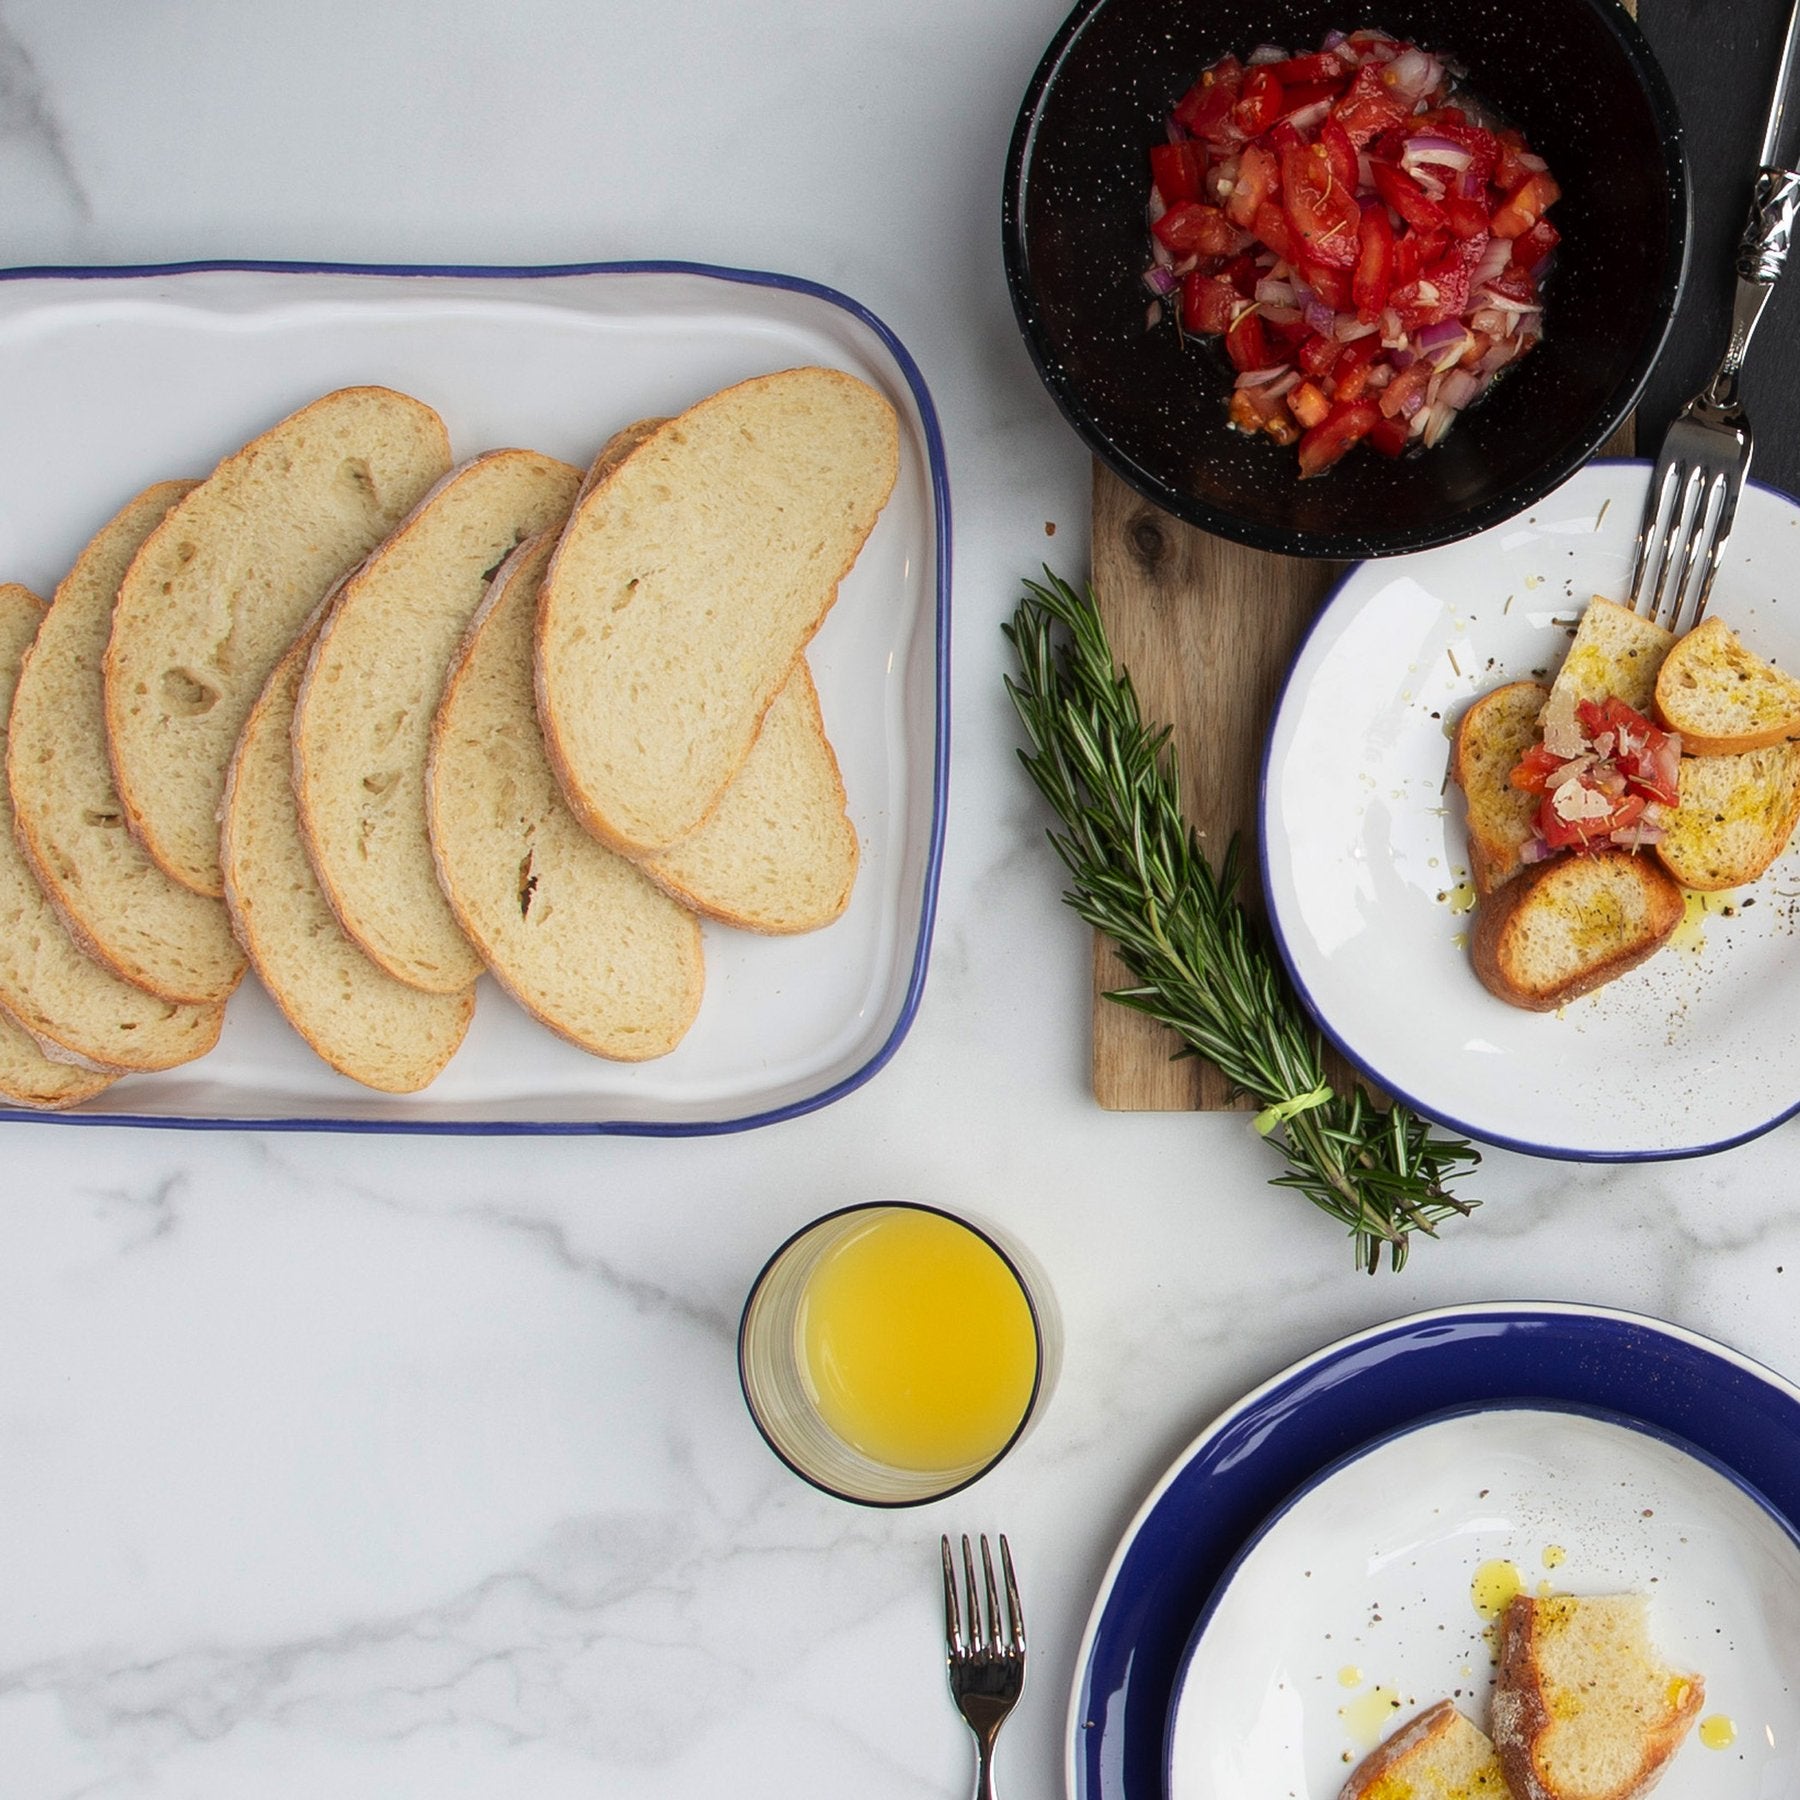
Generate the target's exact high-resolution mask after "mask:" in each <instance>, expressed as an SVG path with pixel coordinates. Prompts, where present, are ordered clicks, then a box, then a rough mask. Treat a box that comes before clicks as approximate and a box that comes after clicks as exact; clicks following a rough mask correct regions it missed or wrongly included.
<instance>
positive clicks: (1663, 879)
mask: <svg viewBox="0 0 1800 1800" xmlns="http://www.w3.org/2000/svg"><path fill="white" fill-rule="evenodd" d="M1581 882H1585V883H1589V884H1592V885H1593V886H1595V887H1605V886H1613V885H1615V884H1623V885H1624V886H1625V887H1626V888H1627V889H1629V890H1635V891H1636V892H1637V893H1638V894H1639V895H1640V896H1641V898H1642V900H1643V905H1644V912H1645V914H1646V919H1645V922H1644V923H1642V924H1641V925H1639V926H1637V927H1635V928H1633V929H1631V930H1630V931H1629V932H1628V933H1627V932H1619V933H1611V934H1608V933H1607V932H1606V931H1605V930H1603V929H1601V930H1597V932H1596V934H1595V942H1594V944H1593V946H1592V948H1591V950H1590V951H1589V952H1588V954H1586V955H1585V956H1584V957H1583V959H1582V962H1581V964H1580V966H1579V967H1577V968H1575V969H1573V970H1572V971H1571V972H1570V973H1569V974H1568V975H1567V976H1565V977H1564V978H1563V979H1561V980H1557V981H1552V982H1545V981H1541V980H1538V979H1535V978H1533V977H1532V976H1531V975H1530V974H1529V973H1528V972H1527V969H1526V962H1527V943H1526V937H1527V934H1528V932H1529V930H1530V929H1531V927H1532V926H1533V925H1534V924H1535V923H1537V922H1540V921H1541V920H1542V919H1543V918H1544V917H1545V916H1547V915H1548V913H1549V912H1550V910H1551V909H1553V908H1559V907H1563V906H1565V905H1567V904H1569V903H1570V896H1571V892H1572V884H1575V883H1581ZM1577 903H1578V902H1577ZM1534 912H1535V913H1536V914H1537V915H1538V917H1537V920H1534V918H1533V914H1534ZM1682 912H1683V902H1682V898H1681V890H1680V888H1678V887H1677V886H1676V885H1675V883H1674V882H1673V881H1671V880H1670V879H1669V877H1668V875H1666V874H1665V873H1664V872H1663V870H1662V868H1661V866H1660V865H1659V864H1658V863H1656V862H1655V861H1653V860H1652V859H1651V858H1650V857H1647V856H1642V855H1634V854H1633V853H1632V852H1631V851H1629V850H1617V849H1613V850H1599V851H1594V852H1591V853H1585V854H1582V855H1575V854H1573V853H1571V854H1568V855H1564V856H1559V857H1556V858H1554V859H1553V860H1551V861H1549V862H1544V863H1538V864H1536V865H1535V866H1533V867H1532V868H1529V869H1527V870H1525V871H1524V872H1523V873H1522V874H1520V875H1519V876H1518V877H1517V878H1516V879H1515V880H1513V881H1509V882H1508V883H1507V884H1506V885H1505V886H1504V887H1502V888H1501V889H1499V891H1498V892H1497V893H1494V894H1491V895H1489V896H1488V898H1487V899H1485V900H1484V901H1482V903H1481V905H1480V906H1479V907H1478V908H1477V909H1476V913H1475V928H1474V930H1473V931H1472V932H1471V934H1470V939H1469V949H1470V954H1471V956H1472V957H1473V960H1474V964H1475V973H1476V974H1477V975H1478V976H1479V977H1480V978H1481V983H1482V985H1483V986H1484V987H1485V988H1487V990H1488V991H1489V992H1490V993H1491V994H1493V995H1495V996H1496V997H1497V998H1499V999H1501V1000H1504V1001H1505V1002H1506V1003H1507V1004H1508V1005H1509V1006H1518V1007H1523V1008H1524V1009H1525V1010H1526V1011H1528V1012H1554V1011H1555V1010H1556V1009H1557V1008H1558V1007H1559V1006H1563V1005H1566V1004H1567V1003H1568V1002H1569V1001H1571V1000H1575V999H1578V998H1580V996H1581V995H1583V994H1590V993H1592V992H1593V991H1594V989H1595V988H1597V987H1602V986H1604V985H1605V984H1606V983H1607V982H1609V981H1615V980H1617V979H1618V977H1619V976H1621V975H1623V974H1625V973H1627V972H1628V971H1629V970H1631V969H1635V968H1636V967H1637V966H1638V964H1639V963H1641V962H1644V961H1645V960H1647V959H1648V958H1649V957H1650V956H1652V955H1654V954H1655V952H1656V951H1657V950H1659V949H1660V948H1661V947H1662V946H1663V944H1665V943H1666V942H1667V941H1668V939H1669V937H1670V935H1671V933H1673V931H1674V930H1675V927H1676V926H1677V925H1679V924H1680V923H1681V919H1682Z"/></svg>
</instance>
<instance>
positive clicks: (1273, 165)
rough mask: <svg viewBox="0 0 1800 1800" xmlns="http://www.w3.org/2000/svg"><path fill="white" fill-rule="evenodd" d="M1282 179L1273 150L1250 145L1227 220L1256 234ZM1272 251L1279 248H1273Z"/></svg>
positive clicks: (1242, 158) (1242, 159) (1228, 201)
mask: <svg viewBox="0 0 1800 1800" xmlns="http://www.w3.org/2000/svg"><path fill="white" fill-rule="evenodd" d="M1280 176H1281V165H1280V163H1278V162H1277V161H1276V160H1275V153H1274V152H1273V151H1272V150H1265V149H1264V148H1263V147H1262V145H1260V144H1246V145H1245V146H1244V154H1243V155H1242V156H1240V157H1239V158H1238V172H1237V180H1236V181H1235V182H1234V183H1233V184H1232V189H1231V193H1230V195H1229V196H1228V197H1227V199H1226V201H1225V216H1226V218H1228V219H1229V220H1230V221H1231V222H1232V224H1234V225H1238V226H1241V227H1242V228H1243V229H1244V230H1246V231H1254V230H1255V229H1256V215H1257V214H1258V213H1259V212H1260V211H1261V210H1262V208H1263V206H1264V205H1265V204H1267V202H1268V199H1269V196H1270V195H1271V194H1273V193H1274V191H1275V184H1276V182H1277V181H1278V180H1279V179H1280ZM1164 198H1165V199H1167V198H1168V196H1167V195H1164ZM1269 248H1270V249H1274V248H1275V247H1274V245H1273V244H1271V245H1270V246H1269ZM1277 254H1278V255H1279V254H1280V253H1279V252H1277Z"/></svg>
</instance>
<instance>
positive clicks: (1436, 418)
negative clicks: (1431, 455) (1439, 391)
mask: <svg viewBox="0 0 1800 1800" xmlns="http://www.w3.org/2000/svg"><path fill="white" fill-rule="evenodd" d="M1455 423H1456V408H1455V407H1454V406H1450V405H1447V404H1446V403H1445V402H1444V401H1442V400H1440V401H1439V402H1438V403H1437V404H1436V405H1435V406H1434V407H1432V409H1431V412H1430V415H1429V417H1428V418H1427V420H1426V424H1425V448H1426V449H1427V450H1430V449H1432V448H1433V447H1434V446H1435V445H1436V444H1438V443H1439V442H1440V441H1441V439H1442V438H1443V435H1444V433H1445V432H1446V431H1448V430H1449V429H1450V427H1451V426H1452V425H1454V424H1455Z"/></svg>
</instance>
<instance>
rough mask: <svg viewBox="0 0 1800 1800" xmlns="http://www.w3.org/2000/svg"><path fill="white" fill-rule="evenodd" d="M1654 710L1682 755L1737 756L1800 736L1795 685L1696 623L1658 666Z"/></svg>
mask: <svg viewBox="0 0 1800 1800" xmlns="http://www.w3.org/2000/svg"><path fill="white" fill-rule="evenodd" d="M1656 710H1657V712H1658V713H1659V714H1661V716H1662V721H1663V724H1664V725H1665V726H1667V727H1668V729H1669V730H1670V731H1678V732H1680V733H1681V747H1682V749H1683V750H1685V751H1686V752H1687V754H1688V755H1689V756H1736V755H1738V754H1740V753H1741V752H1742V751H1745V750H1762V749H1765V748H1767V746H1768V745H1770V744H1779V743H1781V742H1783V741H1784V740H1785V739H1788V738H1800V681H1796V680H1795V679H1794V677H1793V676H1792V675H1789V674H1787V673H1786V672H1785V671H1783V670H1781V669H1777V668H1776V667H1775V666H1774V665H1773V664H1772V663H1766V662H1764V661H1763V659H1762V658H1761V657H1760V656H1757V655H1754V654H1753V653H1752V652H1751V651H1749V650H1746V649H1745V648H1744V646H1743V645H1742V644H1741V643H1740V642H1739V641H1738V637H1737V633H1736V632H1734V631H1733V630H1732V629H1731V627H1730V626H1729V625H1727V624H1726V623H1725V622H1724V621H1723V620H1721V619H1703V620H1702V621H1701V622H1700V623H1699V624H1698V625H1696V626H1695V627H1694V629H1693V630H1692V631H1690V632H1689V633H1688V634H1687V635H1686V636H1685V637H1684V638H1683V639H1682V640H1681V642H1680V643H1678V644H1677V645H1676V646H1675V648H1674V649H1673V650H1671V651H1670V652H1669V654H1668V657H1667V658H1666V659H1665V660H1664V662H1663V666H1662V670H1661V673H1659V674H1658V676H1657V678H1656Z"/></svg>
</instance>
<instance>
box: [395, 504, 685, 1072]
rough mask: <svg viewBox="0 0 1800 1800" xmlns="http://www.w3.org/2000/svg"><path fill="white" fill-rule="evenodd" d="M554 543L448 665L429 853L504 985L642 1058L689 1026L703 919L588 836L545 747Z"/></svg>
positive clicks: (566, 1032) (518, 573)
mask: <svg viewBox="0 0 1800 1800" xmlns="http://www.w3.org/2000/svg"><path fill="white" fill-rule="evenodd" d="M554 547H555V540H554V537H553V536H552V535H549V534H546V535H545V536H543V537H540V538H537V539H533V540H532V541H530V542H529V543H527V544H525V545H523V546H521V548H520V549H519V550H517V551H516V552H514V554H513V555H512V556H510V557H508V558H507V560H506V562H505V563H504V564H503V565H502V567H501V570H500V573H499V574H498V575H496V576H495V577H494V582H493V586H492V588H491V590H490V591H489V594H488V598H487V599H486V600H485V601H484V602H483V603H482V606H481V610H480V611H479V612H478V613H477V614H476V616H475V619H474V622H473V623H472V624H471V626H470V627H469V631H468V635H467V637H466V638H465V640H464V642H463V646H462V648H461V650H460V651H459V652H458V654H457V657H456V660H455V662H454V663H453V665H452V667H451V671H450V676H449V679H448V681H447V682H446V683H445V689H444V698H443V702H442V704H441V705H440V706H439V708H438V712H437V718H436V720H435V721H434V722H433V725H432V732H431V756H430V763H429V767H428V769H427V774H426V788H425V791H426V801H427V811H428V816H429V819H430V824H431V844H432V850H433V853H434V854H435V856H436V859H437V869H438V879H439V881H440V883H441V884H442V887H443V891H444V893H445V895H446V896H447V898H448V899H449V902H450V905H451V908H452V910H453V911H454V912H455V914H456V917H457V920H458V922H459V923H460V925H461V927H462V929H463V930H464V931H465V932H466V933H467V934H468V936H469V938H470V940H471V941H472V942H473V943H475V944H476V945H477V946H478V947H479V948H480V950H481V953H482V956H483V957H484V958H485V959H486V961H487V964H488V967H489V968H490V969H492V970H493V972H494V974H495V976H496V977H497V978H498V979H499V981H500V983H501V985H502V986H503V987H504V988H505V989H506V990H507V992H508V993H510V994H511V995H512V996H513V998H514V999H516V1000H517V1001H518V1002H519V1004H520V1005H521V1006H523V1007H524V1008H525V1009H526V1011H527V1012H529V1013H531V1014H532V1015H533V1016H534V1017H535V1018H537V1019H539V1020H541V1021H542V1022H543V1023H544V1024H546V1025H548V1026H549V1027H550V1029H551V1030H552V1031H555V1032H557V1033H558V1034H559V1035H561V1036H562V1037H564V1038H567V1039H568V1040H569V1042H571V1043H573V1044H577V1045H579V1046H580V1047H581V1048H582V1049H583V1050H586V1051H589V1052H590V1053H591V1054H593V1055H595V1056H605V1057H610V1058H613V1059H615V1060H618V1061H626V1062H641V1061H644V1060H645V1059H647V1058H649V1057H654V1056H662V1055H666V1054H667V1053H668V1052H669V1051H670V1050H673V1049H674V1048H675V1046H676V1045H677V1044H678V1043H679V1042H680V1041H681V1039H682V1037H683V1035H684V1034H685V1033H686V1031H687V1028H688V1027H689V1025H691V1024H692V1023H693V1020H694V1015H695V1013H696V1012H697V1011H698V1009H699V1005H700V995H701V988H702V983H703V978H704V977H703V968H702V963H701V946H700V925H699V922H698V920H696V919H695V917H694V916H693V914H692V913H690V912H688V911H687V910H686V909H685V908H684V907H681V906H679V905H677V904H676V902H675V901H673V900H672V899H670V898H669V896H668V895H667V894H665V893H664V892H662V890H661V889H660V888H658V887H657V886H656V884H655V883H654V882H652V881H651V880H650V879H649V877H648V876H647V875H645V874H644V873H643V871H641V870H640V869H639V868H638V867H637V865H636V864H635V863H632V862H630V861H628V860H627V859H626V858H625V857H622V856H620V855H619V854H618V853H617V852H616V851H612V850H609V849H607V847H606V846H605V845H604V844H602V843H601V842H600V841H599V840H598V839H597V838H595V837H592V836H590V835H589V833H588V832H586V831H584V830H583V829H582V827H581V825H580V823H579V821H577V819H576V818H575V816H574V814H573V813H571V812H570V811H569V809H568V806H567V804H566V803H565V802H564V800H563V797H562V792H561V790H560V789H559V788H558V787H557V785H556V777H555V775H554V774H553V773H552V772H551V768H550V764H549V760H548V759H547V757H546V756H545V754H544V746H543V740H542V738H541V737H540V736H539V733H538V726H537V716H536V712H535V709H534V703H533V694H532V622H533V617H534V614H535V610H536V603H537V595H538V586H539V583H540V582H541V581H542V579H543V573H544V567H545V565H546V564H547V563H548V562H549V560H550V552H551V551H552V549H554Z"/></svg>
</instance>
